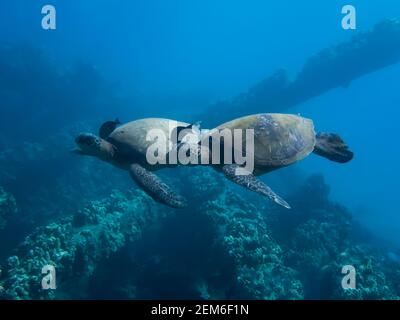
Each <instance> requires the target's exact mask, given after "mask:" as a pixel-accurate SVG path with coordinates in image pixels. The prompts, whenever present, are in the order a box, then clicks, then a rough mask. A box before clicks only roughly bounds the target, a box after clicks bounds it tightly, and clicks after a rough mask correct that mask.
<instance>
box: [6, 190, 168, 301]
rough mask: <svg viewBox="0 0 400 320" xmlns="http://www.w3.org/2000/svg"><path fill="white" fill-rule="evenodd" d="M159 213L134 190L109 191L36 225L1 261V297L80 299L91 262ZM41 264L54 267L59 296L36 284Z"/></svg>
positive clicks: (130, 237) (131, 237)
mask: <svg viewBox="0 0 400 320" xmlns="http://www.w3.org/2000/svg"><path fill="white" fill-rule="evenodd" d="M160 216H162V213H161V212H159V211H158V210H157V209H156V208H154V207H153V205H152V201H151V200H150V199H149V198H147V197H144V196H143V194H142V193H141V192H140V191H138V192H132V193H129V194H126V195H122V194H120V193H118V192H114V193H113V194H112V195H111V196H110V197H108V198H107V199H105V200H103V201H94V202H91V203H90V204H88V205H87V206H86V207H85V208H84V209H82V210H79V211H78V212H76V213H75V214H74V215H73V216H70V217H68V218H65V219H62V220H60V221H58V222H54V223H51V224H49V225H47V226H44V227H39V228H37V229H36V230H35V231H34V232H33V233H32V234H31V235H29V236H28V237H27V238H26V239H25V240H24V241H23V243H22V244H21V245H20V246H19V247H18V248H17V249H16V251H15V255H13V256H11V257H9V258H8V259H7V261H6V263H5V264H4V266H3V268H2V271H3V272H2V279H1V287H2V288H3V290H2V297H4V298H7V299H54V298H63V297H69V298H79V297H83V298H84V297H85V282H86V281H87V280H88V278H89V276H90V275H91V274H92V273H93V271H94V270H95V268H96V266H97V264H98V263H99V262H100V261H101V260H102V259H106V258H107V257H108V256H109V255H110V254H111V253H112V252H115V251H117V250H119V249H120V248H121V247H122V246H124V245H125V244H126V242H128V241H133V240H134V239H135V238H137V237H140V234H141V232H142V228H143V226H146V225H149V224H151V223H152V220H155V219H158V218H159V217H160ZM46 265H52V266H54V267H55V269H56V272H57V273H56V274H57V283H58V285H59V286H60V287H62V288H63V290H62V293H60V295H58V291H52V290H42V288H41V279H42V277H43V276H44V275H42V273H41V271H42V268H43V267H44V266H46ZM69 290H71V291H69ZM56 293H57V294H56Z"/></svg>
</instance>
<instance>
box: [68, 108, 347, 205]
mask: <svg viewBox="0 0 400 320" xmlns="http://www.w3.org/2000/svg"><path fill="white" fill-rule="evenodd" d="M107 126H108V125H107ZM151 129H158V130H161V131H162V132H163V133H164V135H165V136H166V137H168V138H169V137H171V132H174V131H175V132H176V133H178V132H181V131H182V130H183V129H189V131H190V130H192V129H193V131H196V132H197V133H196V135H199V133H198V124H188V123H184V122H176V121H174V120H169V119H159V118H149V119H140V120H136V121H132V122H129V123H126V124H124V125H122V126H120V127H118V128H116V129H115V130H114V131H112V132H111V133H110V134H109V136H108V137H107V138H106V139H102V138H100V137H97V136H96V135H94V134H91V133H82V134H80V135H78V136H77V137H76V139H75V142H76V144H77V146H78V148H77V149H76V150H75V151H74V152H76V153H78V154H82V155H90V156H95V157H98V158H100V159H101V160H103V161H106V162H109V163H111V164H113V165H115V166H117V167H119V168H122V169H125V170H128V171H129V173H130V175H131V177H132V179H133V180H134V181H135V182H136V183H137V184H138V185H139V186H140V187H141V188H142V189H143V190H144V191H145V192H146V193H147V194H148V195H150V196H151V197H152V198H153V199H155V200H156V201H158V202H161V203H164V204H166V205H168V206H171V207H177V208H179V207H183V206H185V204H186V201H185V199H183V198H182V197H181V196H179V195H177V194H176V193H174V192H173V191H172V189H171V188H169V187H168V186H167V185H166V184H165V183H164V182H162V181H161V180H160V179H159V178H158V177H157V176H156V175H155V174H154V173H153V172H152V171H155V170H158V169H160V168H164V167H166V166H176V165H177V164H176V163H174V164H172V165H171V164H170V163H165V164H160V163H158V164H153V165H152V164H149V162H148V159H147V157H146V152H147V150H148V148H149V147H150V146H151V145H152V143H153V142H152V141H148V139H146V137H147V134H148V132H149V130H151ZM225 129H226V130H230V131H231V132H232V131H234V130H235V129H237V130H238V129H239V130H246V129H252V130H253V136H254V150H251V151H250V153H251V154H252V156H253V157H252V158H253V159H254V171H253V172H244V171H245V169H244V168H246V166H243V164H240V163H238V162H235V161H233V162H229V163H228V162H227V161H225V160H226V159H225V158H224V159H222V161H221V159H220V161H219V162H218V163H213V162H212V161H209V162H208V163H207V164H209V165H211V166H212V167H214V168H215V169H217V170H220V171H222V172H223V173H224V174H225V176H226V177H227V178H228V179H229V180H231V181H233V182H235V183H237V184H238V185H241V186H244V187H245V188H247V189H249V190H251V191H254V192H257V193H259V194H262V195H264V196H267V197H269V198H270V199H272V200H273V201H275V202H276V203H278V204H280V205H282V206H284V207H286V208H290V206H289V204H288V203H287V202H286V201H285V200H283V199H282V198H281V197H279V196H278V195H277V194H276V193H274V192H273V191H272V190H271V188H269V187H268V186H267V185H266V184H265V183H264V182H262V181H260V180H258V179H257V178H256V176H258V175H261V174H264V173H267V172H270V171H272V170H276V169H279V168H282V167H285V166H288V165H290V164H292V163H295V162H296V161H299V160H301V159H303V158H305V157H306V156H308V155H309V154H310V153H311V152H314V153H316V154H318V155H321V156H323V157H325V158H328V159H330V160H332V161H336V162H341V163H344V162H348V161H350V160H351V159H352V158H353V153H352V152H351V151H349V150H348V148H347V145H346V144H345V143H344V142H343V140H342V139H341V138H340V137H339V136H338V135H336V134H331V133H319V134H316V133H315V131H314V125H313V122H312V121H311V120H309V119H306V118H303V117H300V116H296V115H291V114H267V113H265V114H257V115H250V116H246V117H243V118H239V119H235V120H232V121H230V122H227V123H224V124H222V125H220V126H218V127H217V128H215V129H213V130H210V131H209V132H207V133H201V134H200V136H199V138H200V139H199V140H197V139H194V140H193V139H182V137H180V138H181V139H179V140H177V141H175V142H176V143H175V144H173V143H170V142H171V141H167V142H168V147H167V148H166V149H165V150H164V151H162V150H161V152H165V153H166V154H168V153H169V152H171V150H172V148H174V147H179V148H187V146H188V145H189V144H190V150H192V147H193V145H194V146H195V147H196V149H197V151H198V155H199V158H200V157H201V156H202V155H203V154H202V152H203V151H204V149H203V147H204V144H205V143H204V142H205V141H207V140H210V139H211V140H212V139H214V138H215V135H216V134H220V133H221V132H222V131H223V130H225ZM103 132H104V131H103ZM185 134H186V133H185V132H184V135H183V138H185V137H186V136H185ZM232 137H233V138H232V139H231V140H230V141H229V140H225V139H224V140H221V139H220V140H219V142H218V143H219V144H217V146H218V147H219V148H220V150H223V151H225V149H227V150H231V152H232V153H234V151H235V147H236V148H237V146H238V145H240V148H242V149H241V150H240V152H241V153H243V151H245V150H246V149H247V148H246V139H245V138H246V135H244V134H242V135H240V137H241V138H240V139H242V141H241V143H240V144H237V141H235V135H232ZM188 141H191V142H188ZM193 141H195V142H193ZM198 141H199V142H198ZM229 144H231V145H229ZM206 146H207V147H206V148H207V149H208V151H211V152H209V155H212V153H213V150H212V149H213V147H214V145H213V143H211V144H210V143H207V144H206ZM180 150H181V149H179V151H180ZM183 150H185V149H183ZM186 150H189V149H186ZM222 154H224V153H223V152H222ZM161 156H163V155H161ZM211 157H212V156H211ZM232 159H233V160H235V157H232ZM199 163H200V164H202V162H199ZM238 169H241V171H240V170H239V171H238ZM238 172H240V174H238Z"/></svg>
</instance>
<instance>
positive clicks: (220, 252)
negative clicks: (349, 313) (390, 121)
mask: <svg viewBox="0 0 400 320" xmlns="http://www.w3.org/2000/svg"><path fill="white" fill-rule="evenodd" d="M187 170H191V171H192V174H191V175H188V174H187ZM165 176H166V178H168V179H171V180H175V179H176V180H180V181H182V180H181V179H183V178H186V182H187V185H186V186H185V189H186V193H187V195H190V196H191V198H189V200H190V203H191V205H190V207H189V208H187V209H184V210H178V211H177V210H172V209H167V208H165V207H164V206H161V205H158V204H155V203H154V202H153V201H152V200H151V199H150V198H149V197H148V196H147V195H145V194H144V193H143V192H141V191H129V192H124V193H121V192H119V191H116V190H115V191H113V193H112V194H111V196H109V197H106V198H104V199H103V200H99V201H89V202H88V203H87V204H86V206H85V207H84V208H83V209H81V210H78V211H76V212H75V213H74V214H73V215H71V216H69V217H65V218H62V219H59V220H57V221H55V222H53V223H50V224H48V225H47V226H44V227H39V228H37V229H36V230H35V231H34V232H33V233H32V234H31V235H29V236H28V237H27V238H26V239H25V240H24V241H23V242H22V243H21V245H20V246H19V247H18V248H17V249H16V250H15V252H14V254H13V255H12V256H11V257H9V258H8V259H6V261H5V262H4V263H3V266H2V271H3V272H2V275H1V278H0V286H1V288H2V289H1V297H2V298H5V299H63V298H86V299H87V298H89V299H90V298H99V297H102V298H105V297H106V298H113V297H114V298H115V297H118V298H123V299H135V298H188V297H192V298H199V299H234V298H242V299H398V298H399V295H400V290H399V289H400V288H399V286H398V284H397V279H398V276H399V274H398V265H396V262H394V261H391V260H390V259H388V258H387V254H386V253H385V252H384V250H382V249H379V250H378V249H377V248H374V247H372V246H371V245H370V244H369V243H363V242H362V241H360V240H357V239H356V238H355V237H353V236H352V235H353V233H354V232H356V231H355V228H356V226H355V224H354V223H353V221H352V217H351V214H350V213H349V212H348V211H347V210H346V208H344V207H343V206H341V205H340V204H337V203H335V202H332V201H331V200H330V199H329V187H328V186H327V185H326V184H325V182H324V179H323V177H322V176H321V175H314V176H311V177H309V178H308V179H307V180H306V181H305V182H304V184H303V186H302V187H300V188H299V189H298V190H297V191H296V192H294V193H293V194H292V195H290V196H289V197H288V200H289V201H290V203H291V204H292V207H293V209H292V210H291V211H288V210H283V209H281V208H280V207H277V206H275V205H274V204H271V203H269V202H267V201H266V200H265V199H263V198H256V200H255V201H253V199H252V201H251V202H249V201H247V200H246V197H248V196H249V194H248V193H247V192H246V193H241V192H238V190H240V189H237V188H236V187H235V186H232V185H231V184H230V183H229V182H226V181H225V180H224V179H223V178H222V177H221V176H219V175H218V174H216V173H215V172H214V171H213V170H210V169H208V168H184V169H183V170H178V171H177V174H175V175H174V176H173V177H171V176H169V175H168V174H165ZM44 265H53V266H54V267H55V268H56V271H57V289H56V290H42V288H41V279H42V277H43V276H44V275H43V274H42V273H41V270H42V267H43V266H44ZM345 265H352V266H354V268H355V269H356V279H357V283H356V288H355V289H343V288H342V286H341V281H342V278H343V276H344V275H343V274H342V273H341V270H342V267H343V266H345ZM105 287H106V288H107V290H106V291H107V292H109V293H110V295H111V296H109V295H107V294H106V293H104V292H102V293H101V294H100V293H99V290H100V291H102V290H103V289H104V288H105Z"/></svg>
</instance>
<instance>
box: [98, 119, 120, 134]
mask: <svg viewBox="0 0 400 320" xmlns="http://www.w3.org/2000/svg"><path fill="white" fill-rule="evenodd" d="M119 124H121V122H120V121H119V119H118V118H117V119H115V120H114V121H106V122H104V123H103V124H102V125H101V127H100V130H99V136H100V138H102V139H107V138H108V136H109V135H110V134H111V132H113V131H114V130H115V128H116V127H117V125H119Z"/></svg>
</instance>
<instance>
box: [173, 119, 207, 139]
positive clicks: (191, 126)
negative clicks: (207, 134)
mask: <svg viewBox="0 0 400 320" xmlns="http://www.w3.org/2000/svg"><path fill="white" fill-rule="evenodd" d="M200 124H201V121H198V122H195V123H192V124H189V125H188V126H186V127H184V126H178V127H176V129H175V130H176V137H177V139H178V143H180V142H182V141H183V140H184V138H185V136H186V135H185V136H183V137H180V138H181V139H179V134H180V133H181V132H182V131H183V130H187V131H186V134H188V133H189V131H191V132H192V133H194V134H197V135H199V133H200Z"/></svg>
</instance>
